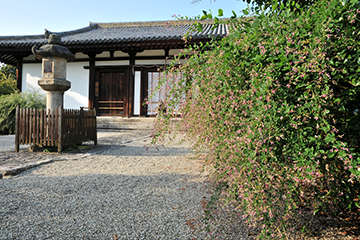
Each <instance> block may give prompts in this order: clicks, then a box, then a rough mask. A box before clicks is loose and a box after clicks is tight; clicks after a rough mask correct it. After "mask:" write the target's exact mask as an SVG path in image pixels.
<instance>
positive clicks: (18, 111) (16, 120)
mask: <svg viewBox="0 0 360 240" xmlns="http://www.w3.org/2000/svg"><path fill="white" fill-rule="evenodd" d="M19 108H20V107H19V105H18V106H17V107H16V111H15V152H19V134H20V129H19V117H20V114H19V113H20V109H19Z"/></svg>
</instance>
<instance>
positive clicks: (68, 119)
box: [15, 107, 97, 153]
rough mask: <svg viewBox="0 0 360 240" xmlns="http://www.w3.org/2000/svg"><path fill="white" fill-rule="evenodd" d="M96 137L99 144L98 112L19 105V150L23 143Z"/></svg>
mask: <svg viewBox="0 0 360 240" xmlns="http://www.w3.org/2000/svg"><path fill="white" fill-rule="evenodd" d="M85 141H94V144H95V145H97V131H96V112H95V110H87V111H84V109H83V108H81V109H80V110H71V109H62V108H61V107H60V108H59V109H49V110H45V109H20V108H19V107H17V108H16V126H15V151H16V152H18V151H19V145H34V146H40V147H42V146H49V147H50V146H57V147H58V152H59V153H61V151H62V150H63V148H64V147H65V146H70V145H74V144H81V143H83V142H85Z"/></svg>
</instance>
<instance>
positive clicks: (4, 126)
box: [0, 91, 46, 134]
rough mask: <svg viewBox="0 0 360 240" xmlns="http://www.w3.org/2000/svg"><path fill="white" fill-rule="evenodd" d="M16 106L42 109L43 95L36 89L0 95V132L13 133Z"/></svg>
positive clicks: (43, 103) (43, 106)
mask: <svg viewBox="0 0 360 240" xmlns="http://www.w3.org/2000/svg"><path fill="white" fill-rule="evenodd" d="M16 106H20V108H38V109H43V108H45V107H46V100H45V96H44V95H42V94H40V93H39V92H38V91H32V92H24V93H20V92H15V93H12V94H9V95H3V96H0V134H13V133H15V109H16Z"/></svg>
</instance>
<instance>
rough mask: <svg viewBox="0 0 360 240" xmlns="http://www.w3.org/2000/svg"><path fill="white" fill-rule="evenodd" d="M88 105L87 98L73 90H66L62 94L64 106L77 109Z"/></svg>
mask: <svg viewBox="0 0 360 240" xmlns="http://www.w3.org/2000/svg"><path fill="white" fill-rule="evenodd" d="M87 106H88V98H87V97H85V96H83V95H81V94H80V93H77V92H74V91H71V90H69V91H67V92H65V95H64V108H69V109H79V108H80V107H87Z"/></svg>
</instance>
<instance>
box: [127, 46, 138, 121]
mask: <svg viewBox="0 0 360 240" xmlns="http://www.w3.org/2000/svg"><path fill="white" fill-rule="evenodd" d="M129 56H130V74H129V84H128V111H127V116H128V117H132V116H134V82H135V56H136V52H135V51H131V52H129Z"/></svg>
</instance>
